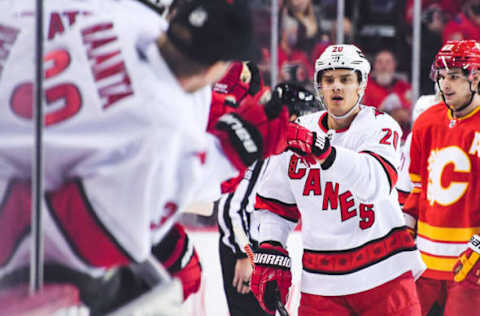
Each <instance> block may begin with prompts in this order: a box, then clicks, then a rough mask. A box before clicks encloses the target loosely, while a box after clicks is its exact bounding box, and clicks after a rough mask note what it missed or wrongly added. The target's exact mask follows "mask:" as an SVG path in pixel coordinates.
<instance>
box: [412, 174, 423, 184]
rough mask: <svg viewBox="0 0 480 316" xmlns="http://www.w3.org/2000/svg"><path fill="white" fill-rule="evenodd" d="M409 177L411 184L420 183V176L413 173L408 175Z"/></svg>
mask: <svg viewBox="0 0 480 316" xmlns="http://www.w3.org/2000/svg"><path fill="white" fill-rule="evenodd" d="M409 175H410V180H412V182H422V177H420V175H418V174H415V173H410V174H409Z"/></svg>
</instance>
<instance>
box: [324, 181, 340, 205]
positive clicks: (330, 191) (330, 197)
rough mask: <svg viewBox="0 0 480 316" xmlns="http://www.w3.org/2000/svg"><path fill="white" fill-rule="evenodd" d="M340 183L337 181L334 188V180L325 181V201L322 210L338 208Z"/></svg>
mask: <svg viewBox="0 0 480 316" xmlns="http://www.w3.org/2000/svg"><path fill="white" fill-rule="evenodd" d="M339 186H340V185H339V184H338V183H335V188H333V183H332V182H327V183H325V190H324V193H323V203H322V210H324V211H326V210H328V208H329V207H330V209H332V210H335V209H337V208H338V187H339Z"/></svg>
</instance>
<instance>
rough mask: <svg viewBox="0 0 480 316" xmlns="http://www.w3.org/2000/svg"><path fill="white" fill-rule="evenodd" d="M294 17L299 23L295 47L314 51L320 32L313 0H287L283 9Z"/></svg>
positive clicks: (284, 12)
mask: <svg viewBox="0 0 480 316" xmlns="http://www.w3.org/2000/svg"><path fill="white" fill-rule="evenodd" d="M280 12H282V14H287V15H288V16H289V17H290V18H293V19H294V20H295V21H296V22H297V25H298V29H297V43H296V45H295V48H297V49H302V50H303V51H305V52H306V53H307V54H310V52H311V51H312V49H313V47H314V45H315V42H316V40H317V38H318V34H319V26H318V21H317V16H316V15H315V10H314V7H313V4H312V0H286V1H285V2H283V6H282V9H281V11H280Z"/></svg>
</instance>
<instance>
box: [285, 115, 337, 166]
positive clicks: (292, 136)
mask: <svg viewBox="0 0 480 316" xmlns="http://www.w3.org/2000/svg"><path fill="white" fill-rule="evenodd" d="M287 147H288V149H290V150H291V151H293V152H295V153H297V154H298V155H300V156H309V157H312V156H313V157H314V158H315V159H316V160H317V161H318V162H320V163H323V162H324V161H325V160H327V158H329V157H330V156H331V155H332V153H333V151H332V146H331V145H330V140H329V138H328V136H327V135H326V134H323V133H316V132H312V131H310V130H308V129H306V128H304V127H303V126H301V125H298V124H295V123H289V124H288V132H287Z"/></svg>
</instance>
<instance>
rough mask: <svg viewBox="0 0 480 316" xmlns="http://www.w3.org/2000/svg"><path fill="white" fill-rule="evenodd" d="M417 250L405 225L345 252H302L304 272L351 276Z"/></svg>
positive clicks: (307, 250)
mask: <svg viewBox="0 0 480 316" xmlns="http://www.w3.org/2000/svg"><path fill="white" fill-rule="evenodd" d="M416 249H417V247H416V246H415V242H414V240H413V238H412V236H411V235H410V233H409V232H408V230H407V228H406V227H405V226H401V227H396V228H393V229H392V230H391V231H390V232H389V233H388V234H386V235H385V236H383V237H381V238H378V239H375V240H372V241H369V242H368V243H365V244H363V245H361V246H359V247H356V248H352V249H347V250H333V251H316V250H310V249H304V252H303V257H302V263H303V270H305V271H307V272H310V273H318V274H328V275H342V274H349V273H353V272H356V271H359V270H362V269H365V268H367V267H369V266H372V265H374V264H376V263H378V262H380V261H383V260H385V259H388V258H389V257H391V256H393V255H395V254H397V253H400V252H404V251H414V250H416Z"/></svg>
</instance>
